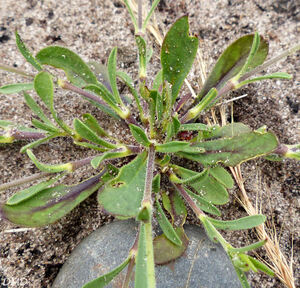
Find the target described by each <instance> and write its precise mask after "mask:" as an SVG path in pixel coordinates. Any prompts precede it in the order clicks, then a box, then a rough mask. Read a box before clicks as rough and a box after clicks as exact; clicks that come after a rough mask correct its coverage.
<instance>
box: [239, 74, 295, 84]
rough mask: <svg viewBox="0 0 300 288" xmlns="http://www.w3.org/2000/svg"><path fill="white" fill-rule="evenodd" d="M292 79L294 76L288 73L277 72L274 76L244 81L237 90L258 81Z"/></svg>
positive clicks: (269, 75)
mask: <svg viewBox="0 0 300 288" xmlns="http://www.w3.org/2000/svg"><path fill="white" fill-rule="evenodd" d="M292 78H293V76H292V75H290V74H288V73H284V72H276V73H272V74H268V75H263V76H259V77H255V78H252V79H247V80H244V81H242V82H240V83H239V84H238V85H237V88H240V87H242V86H244V85H247V84H249V83H253V82H257V81H262V80H269V79H285V80H291V79H292Z"/></svg>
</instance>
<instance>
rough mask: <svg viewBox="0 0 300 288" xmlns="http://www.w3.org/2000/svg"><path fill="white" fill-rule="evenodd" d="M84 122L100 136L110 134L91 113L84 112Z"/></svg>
mask: <svg viewBox="0 0 300 288" xmlns="http://www.w3.org/2000/svg"><path fill="white" fill-rule="evenodd" d="M82 118H83V120H84V121H83V123H84V124H85V125H87V126H88V127H89V128H90V129H91V130H93V131H94V132H95V133H96V134H97V135H98V136H100V137H103V136H108V134H107V133H106V132H105V130H104V129H103V128H102V127H101V126H100V125H99V123H98V121H97V119H96V118H95V117H94V116H93V115H91V114H89V113H86V114H83V115H82Z"/></svg>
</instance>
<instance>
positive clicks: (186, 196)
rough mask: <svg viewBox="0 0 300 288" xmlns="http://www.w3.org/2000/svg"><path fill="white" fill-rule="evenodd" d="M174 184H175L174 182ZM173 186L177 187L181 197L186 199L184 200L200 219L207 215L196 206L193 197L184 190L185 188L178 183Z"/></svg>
mask: <svg viewBox="0 0 300 288" xmlns="http://www.w3.org/2000/svg"><path fill="white" fill-rule="evenodd" d="M172 183H173V182H172ZM173 185H174V186H175V187H176V189H177V190H178V191H179V192H180V194H181V196H182V197H183V198H184V200H185V201H186V202H187V203H188V204H189V206H190V207H191V208H192V210H193V211H194V213H195V214H196V215H197V216H198V217H199V216H200V215H204V216H205V213H204V212H203V211H202V210H201V209H200V208H199V207H198V206H197V205H196V204H195V202H194V201H193V199H192V197H191V196H190V195H189V194H188V193H187V192H186V191H185V190H184V188H183V186H182V185H181V184H178V183H173Z"/></svg>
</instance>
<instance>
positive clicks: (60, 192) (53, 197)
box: [0, 172, 111, 227]
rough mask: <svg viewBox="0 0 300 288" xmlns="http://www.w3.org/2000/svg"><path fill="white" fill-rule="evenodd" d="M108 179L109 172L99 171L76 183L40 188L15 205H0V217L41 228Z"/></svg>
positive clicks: (52, 221)
mask: <svg viewBox="0 0 300 288" xmlns="http://www.w3.org/2000/svg"><path fill="white" fill-rule="evenodd" d="M109 179H111V175H110V174H109V173H105V172H102V173H100V174H98V175H97V176H94V177H92V178H90V179H88V180H86V181H83V182H81V183H79V184H76V185H72V186H65V185H57V186H55V187H52V188H46V189H43V190H41V191H39V192H37V193H36V194H35V195H33V196H32V197H30V198H28V199H24V201H21V202H19V203H18V204H15V205H7V204H3V205H1V207H0V214H1V217H2V218H4V219H6V220H8V221H10V222H12V223H15V224H17V225H21V226H26V227H40V226H45V225H48V224H51V223H54V222H56V221H57V220H58V219H60V218H62V217H63V216H65V215H66V214H67V213H69V212H70V211H71V210H73V209H74V208H75V207H76V206H77V205H78V204H79V203H81V202H82V201H83V200H85V199H86V198H87V197H89V196H90V195H91V194H92V193H94V192H95V191H96V190H98V189H99V188H100V187H101V186H102V185H103V183H104V182H105V181H107V180H109Z"/></svg>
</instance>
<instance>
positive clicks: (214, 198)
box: [172, 165, 228, 205]
mask: <svg viewBox="0 0 300 288" xmlns="http://www.w3.org/2000/svg"><path fill="white" fill-rule="evenodd" d="M172 167H173V170H174V172H175V173H176V174H177V175H179V176H180V177H181V178H182V179H189V178H191V177H195V176H196V175H198V174H199V173H198V172H195V171H192V170H189V169H185V168H183V167H180V166H176V165H172ZM208 174H209V173H208ZM208 174H203V177H201V178H198V181H196V182H190V183H189V184H188V186H190V187H192V188H193V189H194V190H195V191H196V192H197V193H198V194H199V196H201V197H203V198H204V199H205V200H207V201H209V202H210V203H212V204H217V205H222V204H225V203H227V202H228V192H227V190H226V189H225V187H224V186H223V185H222V184H221V183H219V182H218V181H217V180H215V178H213V177H211V176H210V175H208Z"/></svg>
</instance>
